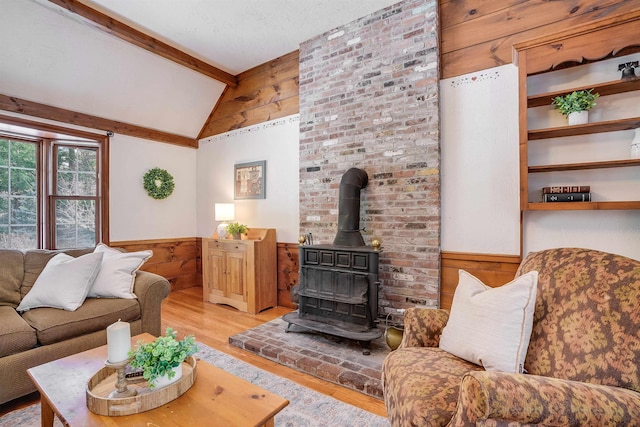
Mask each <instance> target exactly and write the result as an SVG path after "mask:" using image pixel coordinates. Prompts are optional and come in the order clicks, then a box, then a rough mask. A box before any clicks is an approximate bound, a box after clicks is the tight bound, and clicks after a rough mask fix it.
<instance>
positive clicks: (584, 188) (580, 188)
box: [542, 185, 591, 194]
mask: <svg viewBox="0 0 640 427" xmlns="http://www.w3.org/2000/svg"><path fill="white" fill-rule="evenodd" d="M590 191H591V186H590V185H565V186H555V187H542V194H563V193H588V192H590Z"/></svg>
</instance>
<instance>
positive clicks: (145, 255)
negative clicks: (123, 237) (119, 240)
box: [88, 243, 153, 298]
mask: <svg viewBox="0 0 640 427" xmlns="http://www.w3.org/2000/svg"><path fill="white" fill-rule="evenodd" d="M94 252H95V253H101V254H102V255H103V257H102V266H101V267H100V272H99V273H98V276H97V277H96V280H95V281H94V282H93V285H92V286H91V289H89V294H88V296H89V297H94V298H136V295H135V294H134V293H133V283H134V281H135V278H136V271H138V269H139V268H140V267H141V266H142V264H144V263H145V262H146V261H147V260H148V259H149V258H151V256H152V255H153V252H152V251H150V250H147V251H139V252H122V251H119V250H118V249H115V248H110V247H109V246H107V245H104V244H102V243H100V244H99V245H98V246H96V249H95V251H94Z"/></svg>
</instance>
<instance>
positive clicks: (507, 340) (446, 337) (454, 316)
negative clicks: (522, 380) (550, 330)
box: [439, 270, 538, 372]
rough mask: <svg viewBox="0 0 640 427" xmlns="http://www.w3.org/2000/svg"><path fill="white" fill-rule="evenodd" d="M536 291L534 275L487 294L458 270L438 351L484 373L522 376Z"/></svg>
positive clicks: (493, 289)
mask: <svg viewBox="0 0 640 427" xmlns="http://www.w3.org/2000/svg"><path fill="white" fill-rule="evenodd" d="M537 288H538V272H537V271H531V272H529V273H527V274H523V275H522V276H519V277H517V278H515V279H514V280H512V281H511V282H509V283H507V284H506V285H503V286H498V287H496V288H492V287H490V286H487V285H485V284H484V283H482V281H480V280H479V279H478V278H476V277H474V276H472V275H471V274H469V273H467V272H466V271H464V270H460V272H459V281H458V287H457V288H456V291H455V293H454V294H453V303H452V304H451V313H450V315H449V320H448V321H447V325H446V326H445V327H444V329H443V330H442V335H441V337H440V346H439V347H440V348H441V349H443V350H445V351H447V352H449V353H451V354H453V355H455V356H458V357H460V358H461V359H464V360H467V361H469V362H471V363H475V364H476V365H480V366H482V367H484V369H485V370H487V371H491V370H493V371H503V372H522V371H523V365H524V359H525V357H526V355H527V348H528V347H529V339H530V338H531V330H532V328H533V312H534V308H535V301H536V291H537Z"/></svg>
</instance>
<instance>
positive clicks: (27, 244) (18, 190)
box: [0, 136, 101, 250]
mask: <svg viewBox="0 0 640 427" xmlns="http://www.w3.org/2000/svg"><path fill="white" fill-rule="evenodd" d="M99 177H100V144H99V143H98V142H93V141H86V140H78V141H73V142H69V141H56V140H52V139H34V140H29V139H28V138H25V139H22V138H7V137H2V136H0V247H1V248H11V249H20V250H27V249H35V248H52V249H66V248H78V247H91V246H95V245H96V244H97V243H98V242H99V241H101V215H100V213H101V198H100V196H101V195H100V179H99Z"/></svg>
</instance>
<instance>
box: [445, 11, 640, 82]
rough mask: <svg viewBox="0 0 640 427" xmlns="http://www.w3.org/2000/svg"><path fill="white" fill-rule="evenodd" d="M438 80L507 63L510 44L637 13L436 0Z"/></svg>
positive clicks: (509, 59) (509, 57) (509, 55)
mask: <svg viewBox="0 0 640 427" xmlns="http://www.w3.org/2000/svg"><path fill="white" fill-rule="evenodd" d="M439 6H440V26H441V28H440V31H441V46H440V55H441V64H442V65H441V66H442V70H441V71H442V72H441V76H442V78H450V77H455V76H459V75H461V74H466V73H471V72H474V71H480V70H485V69H487V68H492V67H495V66H498V65H504V64H509V63H511V62H512V45H513V44H514V43H517V42H522V41H525V40H529V39H533V38H536V37H540V36H544V35H547V34H553V33H556V32H559V31H562V30H565V29H567V28H571V27H574V26H576V25H578V24H584V23H586V22H590V21H594V20H596V19H601V18H604V17H607V16H615V15H621V14H624V13H626V12H629V11H632V10H638V9H640V2H638V1H624V0H564V1H546V0H529V1H524V0H491V1H486V0H439Z"/></svg>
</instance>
